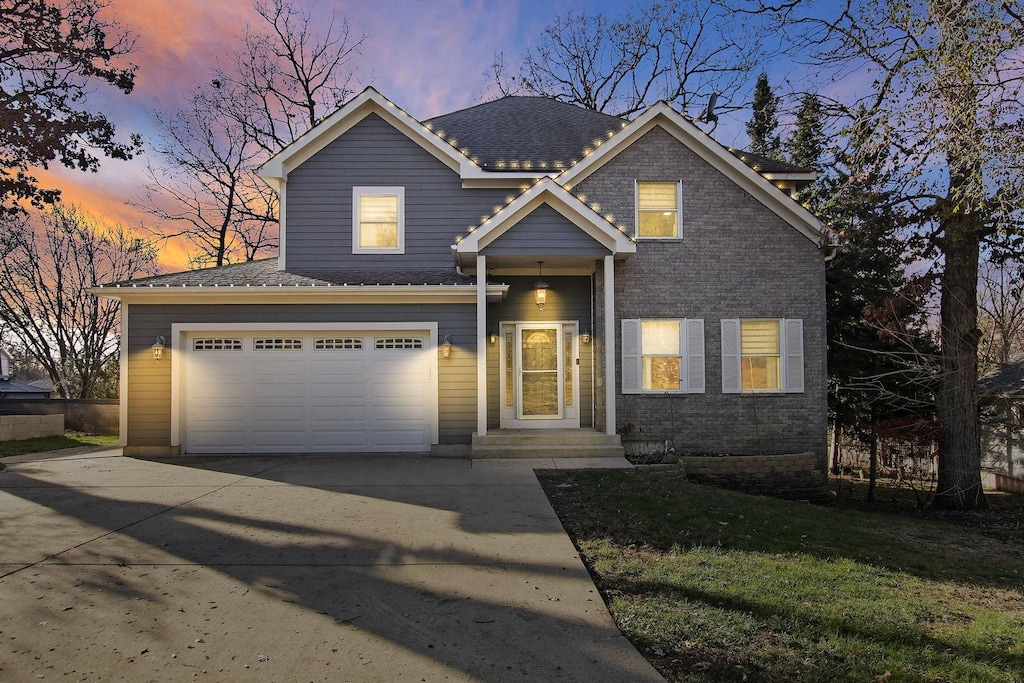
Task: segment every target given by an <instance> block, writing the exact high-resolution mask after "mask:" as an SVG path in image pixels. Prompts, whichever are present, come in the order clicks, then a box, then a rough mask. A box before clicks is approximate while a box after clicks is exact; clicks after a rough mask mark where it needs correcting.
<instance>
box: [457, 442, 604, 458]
mask: <svg viewBox="0 0 1024 683" xmlns="http://www.w3.org/2000/svg"><path fill="white" fill-rule="evenodd" d="M623 455H624V451H623V449H622V446H611V445H603V446H550V445H522V446H473V457H474V458H495V459H498V458H621V457H623Z"/></svg>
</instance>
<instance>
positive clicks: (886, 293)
mask: <svg viewBox="0 0 1024 683" xmlns="http://www.w3.org/2000/svg"><path fill="white" fill-rule="evenodd" d="M802 109H803V108H802ZM813 118H814V115H813V114H808V115H807V117H806V119H807V124H808V125H807V130H812V128H813V126H811V125H810V123H811V122H812V120H813ZM819 121H820V119H819ZM794 137H796V136H794ZM811 149H813V147H812V146H810V145H808V146H807V147H806V148H805V150H811ZM887 159H888V156H887V153H886V148H885V147H884V146H883V145H881V144H878V143H877V142H876V141H874V140H873V139H872V137H871V135H870V126H869V125H867V116H866V113H865V112H864V111H863V110H861V111H859V112H857V114H856V116H855V123H854V125H853V126H852V128H851V131H850V135H849V141H848V144H847V147H846V149H844V150H839V151H837V152H836V155H835V160H834V163H832V164H831V165H830V166H831V173H830V174H829V175H828V176H827V177H825V178H824V179H822V180H821V181H819V183H818V187H817V189H816V192H815V193H814V195H813V196H812V197H811V204H812V208H813V209H814V210H815V211H816V212H817V213H818V215H819V216H821V218H822V219H823V220H824V221H825V222H826V223H828V224H830V225H832V226H833V228H834V229H835V230H836V231H837V240H836V241H837V243H838V244H837V252H836V255H835V256H834V258H833V259H832V260H831V261H829V263H828V267H827V270H826V274H825V281H826V292H827V318H828V357H827V362H828V373H829V385H830V392H829V409H830V412H831V413H832V416H833V424H834V427H835V428H836V429H837V430H838V431H846V432H849V433H855V434H858V435H859V436H861V437H866V438H870V437H871V434H872V433H873V430H874V428H875V426H876V425H877V423H878V422H879V421H880V420H882V419H884V418H893V417H901V416H908V415H912V416H916V417H919V418H924V419H931V417H933V415H934V401H935V398H934V394H933V390H934V386H933V385H932V379H931V378H932V377H933V374H934V373H933V363H934V358H935V356H934V354H935V344H934V340H933V339H932V338H931V336H930V335H929V334H928V333H927V331H926V329H925V325H924V323H925V321H924V302H925V298H926V296H927V294H928V293H929V292H930V291H931V289H932V281H931V278H930V277H928V276H920V277H909V276H908V275H907V272H906V265H907V264H906V260H907V253H906V245H905V242H904V240H903V239H902V238H901V235H900V230H901V229H902V228H903V227H904V226H905V225H906V217H905V216H904V215H902V213H901V212H900V211H899V210H898V209H897V208H895V202H893V201H892V197H890V196H888V195H889V194H890V193H891V190H887V189H885V188H886V187H887V186H888V179H887V177H886V176H887V172H888V168H889V165H888V163H887ZM820 160H821V155H820V154H818V155H817V157H811V156H802V157H800V161H801V163H802V164H806V165H808V166H811V165H812V164H813V163H819V162H820ZM809 162H812V163H809Z"/></svg>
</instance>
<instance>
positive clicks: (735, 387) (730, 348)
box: [721, 318, 804, 395]
mask: <svg viewBox="0 0 1024 683" xmlns="http://www.w3.org/2000/svg"><path fill="white" fill-rule="evenodd" d="M743 321H749V322H775V323H778V325H779V388H778V389H743V381H742V377H743V372H742V362H743V354H742V337H741V329H740V323H741V322H743ZM721 327H722V393H724V394H747V395H765V394H802V393H804V349H803V320H802V319H800V318H727V319H723V320H722V321H721Z"/></svg>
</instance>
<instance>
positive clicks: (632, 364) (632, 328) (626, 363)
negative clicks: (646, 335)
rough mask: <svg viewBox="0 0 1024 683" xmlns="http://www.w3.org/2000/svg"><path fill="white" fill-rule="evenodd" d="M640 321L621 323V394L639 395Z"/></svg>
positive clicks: (630, 320) (627, 320) (629, 320)
mask: <svg viewBox="0 0 1024 683" xmlns="http://www.w3.org/2000/svg"><path fill="white" fill-rule="evenodd" d="M640 364H641V360H640V321H639V320H632V319H624V320H623V321H622V393H623V394H639V393H640Z"/></svg>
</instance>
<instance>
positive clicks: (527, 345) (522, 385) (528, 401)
mask: <svg viewBox="0 0 1024 683" xmlns="http://www.w3.org/2000/svg"><path fill="white" fill-rule="evenodd" d="M577 327H578V325H577V324H576V323H575V322H545V323H502V326H501V331H502V334H501V338H502V339H501V341H502V344H501V347H502V349H501V387H500V393H501V396H502V410H501V426H502V427H503V428H515V427H518V428H524V427H525V428H544V427H579V424H580V418H579V407H578V404H579V397H578V392H579V389H578V385H579V382H578V380H577V377H578V375H579V368H578V366H577V363H578V361H577V359H578V358H579V353H578V346H577V344H578V341H577V339H576V336H577V335H576V330H577Z"/></svg>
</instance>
